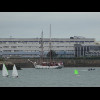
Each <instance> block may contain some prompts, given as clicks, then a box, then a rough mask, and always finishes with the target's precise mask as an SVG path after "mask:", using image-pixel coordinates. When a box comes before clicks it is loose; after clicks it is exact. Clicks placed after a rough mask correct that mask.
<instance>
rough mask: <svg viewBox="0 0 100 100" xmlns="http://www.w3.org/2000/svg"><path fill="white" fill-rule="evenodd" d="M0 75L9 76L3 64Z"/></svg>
mask: <svg viewBox="0 0 100 100" xmlns="http://www.w3.org/2000/svg"><path fill="white" fill-rule="evenodd" d="M2 76H4V77H8V76H9V74H8V70H7V68H6V66H5V64H3V68H2Z"/></svg>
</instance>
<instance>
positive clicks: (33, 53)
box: [0, 36, 95, 57]
mask: <svg viewBox="0 0 100 100" xmlns="http://www.w3.org/2000/svg"><path fill="white" fill-rule="evenodd" d="M49 43H50V39H49V38H44V39H43V53H44V57H46V55H47V53H48V52H49V51H50V48H49ZM88 45H95V39H94V38H82V37H76V36H74V37H70V38H51V50H54V51H55V52H56V53H57V55H58V57H78V56H84V55H85V52H86V51H89V47H88ZM82 46H85V47H84V48H82ZM86 46H87V47H86ZM80 49H81V52H80ZM82 50H83V51H84V52H82ZM78 51H79V52H78ZM40 52H41V38H0V55H1V56H3V57H12V56H14V57H15V56H16V57H17V56H18V57H40Z"/></svg>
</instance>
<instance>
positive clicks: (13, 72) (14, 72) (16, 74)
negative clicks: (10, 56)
mask: <svg viewBox="0 0 100 100" xmlns="http://www.w3.org/2000/svg"><path fill="white" fill-rule="evenodd" d="M12 77H14V78H16V77H18V71H17V69H16V66H15V64H14V66H13V71H12Z"/></svg>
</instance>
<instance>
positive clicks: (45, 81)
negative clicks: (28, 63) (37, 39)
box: [0, 67, 100, 87]
mask: <svg viewBox="0 0 100 100" xmlns="http://www.w3.org/2000/svg"><path fill="white" fill-rule="evenodd" d="M74 70H78V75H75V74H74ZM8 72H9V77H8V78H7V77H2V71H0V87H100V68H99V67H98V68H97V67H96V68H95V70H91V71H88V67H78V68H77V67H75V68H74V67H73V68H70V67H69V68H62V69H35V68H23V69H22V70H18V73H19V77H18V78H13V77H12V76H11V75H12V70H8Z"/></svg>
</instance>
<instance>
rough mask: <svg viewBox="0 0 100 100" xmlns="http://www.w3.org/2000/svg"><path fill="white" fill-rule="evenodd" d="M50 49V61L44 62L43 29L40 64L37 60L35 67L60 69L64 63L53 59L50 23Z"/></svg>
mask: <svg viewBox="0 0 100 100" xmlns="http://www.w3.org/2000/svg"><path fill="white" fill-rule="evenodd" d="M49 49H50V61H49V62H43V31H42V35H41V55H40V57H41V60H40V65H37V63H36V62H34V67H35V68H37V69H43V68H44V69H58V68H62V67H63V63H62V62H60V63H56V62H54V61H51V24H50V42H49Z"/></svg>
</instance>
